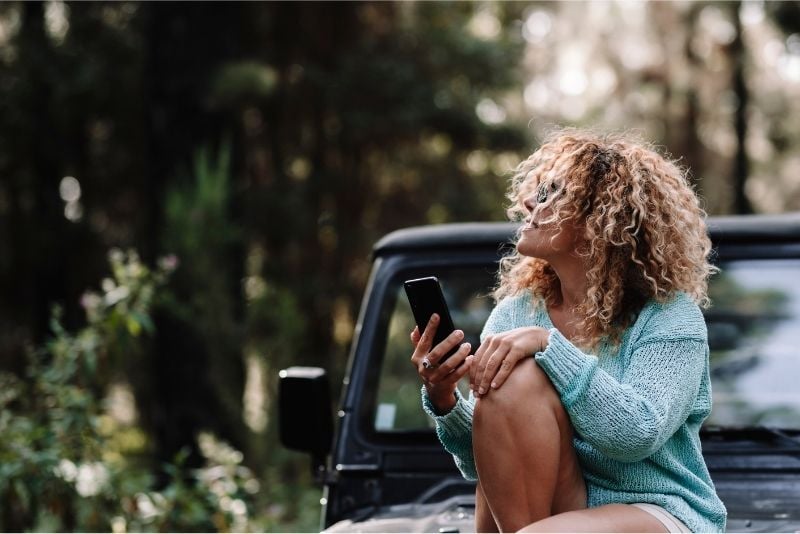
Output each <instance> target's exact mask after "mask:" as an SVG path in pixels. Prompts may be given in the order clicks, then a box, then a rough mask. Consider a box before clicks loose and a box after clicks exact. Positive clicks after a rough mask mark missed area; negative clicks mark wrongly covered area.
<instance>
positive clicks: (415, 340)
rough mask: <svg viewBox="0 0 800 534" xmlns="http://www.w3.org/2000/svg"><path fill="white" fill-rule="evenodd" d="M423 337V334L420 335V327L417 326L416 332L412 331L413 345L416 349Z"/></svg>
mask: <svg viewBox="0 0 800 534" xmlns="http://www.w3.org/2000/svg"><path fill="white" fill-rule="evenodd" d="M420 337H422V334H420V333H419V327H418V326H415V327H414V330H412V331H411V344H412V345H413V346H414V348H416V346H417V344H418V343H419V338H420Z"/></svg>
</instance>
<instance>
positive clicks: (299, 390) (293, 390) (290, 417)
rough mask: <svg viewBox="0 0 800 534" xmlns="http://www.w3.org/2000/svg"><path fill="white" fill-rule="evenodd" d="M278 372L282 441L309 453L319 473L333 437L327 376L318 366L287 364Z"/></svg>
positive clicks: (288, 445) (286, 445)
mask: <svg viewBox="0 0 800 534" xmlns="http://www.w3.org/2000/svg"><path fill="white" fill-rule="evenodd" d="M278 376H279V377H280V382H279V384H278V421H279V427H280V438H281V443H283V445H284V447H286V448H288V449H293V450H296V451H303V452H308V453H311V457H312V461H313V462H314V465H313V468H314V471H315V472H316V473H322V472H324V469H325V457H326V456H327V455H328V453H329V452H330V451H331V443H332V441H333V416H332V413H331V397H330V385H329V384H328V376H327V375H326V374H325V370H324V369H321V368H319V367H289V368H288V369H284V370H282V371H280V372H279V373H278Z"/></svg>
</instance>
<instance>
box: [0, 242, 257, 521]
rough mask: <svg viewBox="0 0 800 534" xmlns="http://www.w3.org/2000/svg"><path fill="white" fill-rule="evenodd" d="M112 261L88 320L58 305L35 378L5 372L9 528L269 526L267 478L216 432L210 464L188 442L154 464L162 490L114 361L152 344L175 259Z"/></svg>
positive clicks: (0, 408)
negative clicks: (117, 404)
mask: <svg viewBox="0 0 800 534" xmlns="http://www.w3.org/2000/svg"><path fill="white" fill-rule="evenodd" d="M109 260H110V264H111V272H112V275H113V277H112V278H107V279H105V280H103V281H102V284H101V288H102V291H101V292H90V293H86V294H85V295H84V296H83V298H82V305H83V307H84V308H85V310H86V316H87V323H88V324H87V326H86V327H84V328H83V329H81V330H80V331H79V332H77V333H75V334H72V333H70V332H67V331H66V330H65V329H64V328H63V327H62V325H61V322H60V313H59V310H58V309H56V310H54V313H53V319H52V330H53V338H52V340H50V341H49V342H48V343H46V344H45V346H43V347H41V348H39V349H36V350H30V352H29V365H28V369H27V376H26V377H25V378H26V379H25V380H23V379H20V378H19V377H17V376H14V375H12V374H8V373H0V434H2V436H3V439H2V440H0V503H2V504H0V529H2V530H17V531H21V530H34V531H72V530H82V531H86V530H89V531H114V532H125V531H128V530H132V531H150V530H152V531H156V530H158V531H163V530H171V531H198V530H200V531H211V530H219V531H248V530H261V528H260V525H258V524H257V522H256V521H254V519H253V518H252V517H251V510H252V508H253V498H254V495H255V494H256V492H258V490H259V483H258V481H257V480H256V479H255V478H254V477H253V475H252V473H251V472H250V470H249V469H248V468H246V467H245V466H243V465H242V454H241V453H240V452H238V451H236V450H234V449H232V448H231V447H229V446H228V445H226V444H225V443H223V442H221V441H219V440H217V439H216V438H215V437H214V436H213V435H211V434H207V433H205V434H201V435H199V436H198V445H199V449H200V451H201V453H202V455H203V456H204V458H205V465H204V466H203V467H202V468H200V469H197V470H189V469H187V468H186V467H185V466H184V465H183V461H184V460H185V457H186V452H185V451H184V452H183V453H181V454H179V455H178V457H177V458H176V459H175V461H174V462H172V463H170V464H168V465H165V466H160V467H159V466H156V469H163V470H164V471H165V472H166V473H167V474H168V475H169V482H168V484H167V485H166V486H165V487H163V488H159V489H158V490H156V489H155V488H154V481H155V476H154V472H153V466H150V465H148V462H147V460H146V458H147V449H148V440H147V437H146V435H145V434H144V433H143V432H142V430H141V429H140V428H139V427H138V426H137V425H136V422H135V417H133V418H131V417H123V416H119V415H117V416H115V415H114V408H113V404H114V392H115V391H116V392H117V394H118V393H119V392H120V391H122V392H123V393H124V392H125V391H126V384H125V381H124V376H119V374H120V373H119V371H116V370H118V369H122V368H124V367H123V366H120V365H116V364H118V363H119V362H120V361H121V359H134V361H135V358H136V357H137V356H140V355H141V354H142V351H143V350H145V346H146V342H147V335H146V334H150V333H152V331H153V324H152V322H151V319H150V310H151V306H152V305H153V303H154V301H155V299H156V298H157V294H158V290H159V288H161V287H162V286H163V284H164V282H165V281H166V279H167V277H168V275H169V273H170V272H171V271H172V270H174V268H175V267H176V265H177V260H176V258H174V257H166V258H163V259H161V260H160V261H159V265H158V267H157V268H156V269H154V270H152V269H150V268H148V267H147V266H145V265H144V264H143V263H142V262H141V261H140V260H139V258H138V256H137V254H136V253H135V252H128V253H127V254H125V253H123V252H121V251H119V250H113V251H112V252H111V253H110V254H109ZM117 396H119V395H117ZM117 400H118V399H117Z"/></svg>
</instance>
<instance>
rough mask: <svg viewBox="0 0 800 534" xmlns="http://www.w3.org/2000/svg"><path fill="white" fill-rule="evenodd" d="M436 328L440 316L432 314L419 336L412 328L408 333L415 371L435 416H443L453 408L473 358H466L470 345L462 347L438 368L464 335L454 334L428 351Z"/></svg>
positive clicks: (465, 344) (461, 333)
mask: <svg viewBox="0 0 800 534" xmlns="http://www.w3.org/2000/svg"><path fill="white" fill-rule="evenodd" d="M438 326H439V316H438V315H437V314H435V313H434V314H433V315H432V316H431V318H430V320H429V321H428V324H427V326H426V327H425V331H424V332H423V333H422V335H420V333H419V328H417V327H414V330H413V331H412V332H411V344H412V345H414V354H413V355H412V356H411V363H412V364H413V365H414V366H415V367H416V368H417V373H418V374H419V377H420V378H421V379H422V383H423V384H425V390H426V391H427V392H428V398H430V400H431V403H432V404H433V406H434V408H435V409H436V413H439V414H445V413H447V412H449V411H450V410H452V409H453V407H454V406H455V405H456V397H455V391H456V384H457V383H458V381H459V380H461V378H462V377H464V376H465V375H466V374H467V373H468V372H469V369H470V365H471V364H472V360H473V357H472V356H470V354H469V351H470V349H471V348H472V347H471V346H470V344H469V343H462V344H461V346H460V347H459V348H458V350H457V351H456V352H455V353H454V354H453V355H452V356H450V357H449V358H447V359H446V360H445V361H444V362H442V364H441V365H439V362H440V361H441V359H442V358H443V357H444V356H445V355H446V354H447V353H448V352H450V350H451V349H452V348H453V347H455V346H456V345H458V344H459V343H461V341H462V340H463V339H464V332H463V331H462V330H455V331H453V332H452V333H451V334H450V335H449V336H447V337H446V338H445V339H444V340H443V341H442V342H441V343H439V344H438V345H436V346H435V347H433V348H431V344H432V343H433V336H434V334H436V328H437V327H438Z"/></svg>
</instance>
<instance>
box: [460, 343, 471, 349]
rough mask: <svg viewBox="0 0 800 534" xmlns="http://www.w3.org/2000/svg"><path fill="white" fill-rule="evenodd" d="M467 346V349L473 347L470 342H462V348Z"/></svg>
mask: <svg viewBox="0 0 800 534" xmlns="http://www.w3.org/2000/svg"><path fill="white" fill-rule="evenodd" d="M465 347H466V348H467V350H469V349H470V348H471V347H470V346H469V343H462V344H461V348H462V349H463V348H465Z"/></svg>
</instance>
